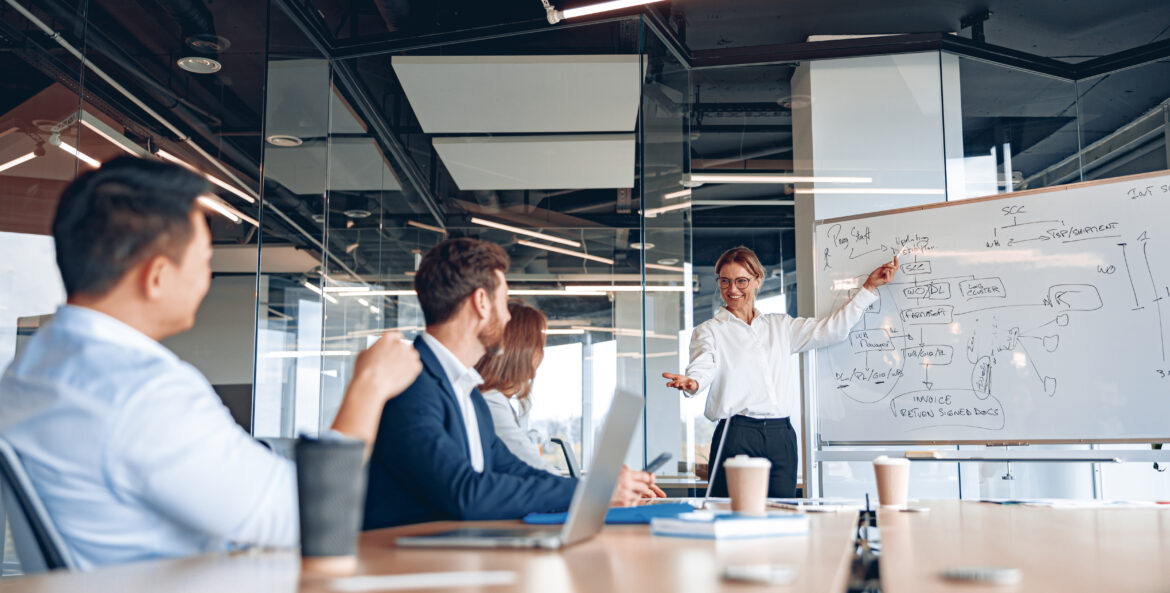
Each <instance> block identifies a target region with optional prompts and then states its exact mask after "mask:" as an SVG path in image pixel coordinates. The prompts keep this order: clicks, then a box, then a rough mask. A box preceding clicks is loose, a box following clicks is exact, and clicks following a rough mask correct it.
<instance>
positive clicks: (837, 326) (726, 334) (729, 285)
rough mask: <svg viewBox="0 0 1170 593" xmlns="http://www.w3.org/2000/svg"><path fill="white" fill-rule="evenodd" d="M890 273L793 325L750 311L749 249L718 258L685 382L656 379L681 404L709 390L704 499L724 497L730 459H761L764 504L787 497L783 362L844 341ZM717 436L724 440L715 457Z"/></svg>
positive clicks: (790, 434)
mask: <svg viewBox="0 0 1170 593" xmlns="http://www.w3.org/2000/svg"><path fill="white" fill-rule="evenodd" d="M897 269H898V258H897V257H895V258H894V261H892V262H889V263H886V264H883V265H881V266H879V267H878V268H877V269H876V270H874V271H873V272H872V273H870V275H869V278H867V279H866V280H865V284H864V286H863V289H862V290H859V291H857V295H856V296H854V297H853V298H852V299H851V300H850V301H849V302H848V303H846V304H845V305H844V306H843V307H841V308H840V309H838V310H837V311H835V312H834V313H833V314H832V315H830V316H828V317H826V318H824V319H809V318H795V319H794V318H792V317H789V316H787V315H784V314H768V315H763V314H761V313H760V312H759V311H758V310H756V307H755V303H756V292H757V291H759V289H760V285H761V283H762V282H763V278H764V268H763V267H762V266H761V265H760V260H759V258H757V257H756V254H755V253H753V252H752V250H751V249H748V248H747V247H736V248H734V249H730V250H728V251H726V252H725V253H724V254H723V255H721V256H719V261H717V262H715V275H716V276H718V280H719V294H720V296H722V297H723V302H724V303H725V305H724V306H723V307H722V308H720V309H719V311H718V312H717V313H715V316H714V318H712V319H710V320H709V321H705V322H703V323H702V324H700V325H699V326H698V327H696V328H695V331H694V334H693V335H692V337H691V362H690V364H689V365H687V371H686V375H676V374H674V373H663V374H662V376H663V377H665V378H667V379H669V380H670V381H669V382H668V383H667V384H666V386H667V387H674V388H677V389H681V390H683V392H684V394H685V395H686V396H687V397H694V396H695V394H697V393H698V392H699V391H700V390H702V389H707V388H710V392H709V394H708V395H707V407H706V410H705V412H704V413H705V415H706V416H707V418H708V419H710V420H711V421H715V420H718V421H719V424H718V425H717V426H716V427H715V435H714V436H713V437H712V439H711V453H710V454H711V455H718V459H717V460H716V462H715V463H714V464H712V465H711V469H710V470H709V474H712V475H714V476H715V479H714V483H713V485H712V487H711V495H712V496H727V480H726V478H725V477H724V475H723V468H722V465H723V461H724V460H725V459H727V458H728V457H734V456H736V455H750V456H753V457H766V458H768V459H769V460H770V461H771V462H772V469H771V475H770V476H769V480H768V496H769V497H778V498H790V497H793V496H795V494H796V433H795V431H793V429H792V423H791V421H790V420H789V418H790V417H791V416H793V415H795V414H798V413H799V412H800V397H799V394H800V386H799V384H798V383H799V376H798V375H793V374H792V373H791V372H790V369H791V368H792V365H790V364H788V362H789V360H790V359H791V357H792V355H793V354H796V353H798V352H804V351H806V350H811V349H813V348H821V347H824V346H831V345H833V344H836V343H838V342H841V341H842V340H844V339H845V338H846V337H847V336H848V335H849V330H850V328H852V327H853V326H854V325H856V324H857V322H858V321H859V320H860V319H861V316H862V314H863V313H864V312H865V309H866V307H869V305H870V304H872V303H873V302H874V301H876V300H877V298H878V297H877V293H876V290H877V287H879V286H881V285H883V284H887V283H889V282H890V280H892V279H893V278H894V273H895V272H896V271H897ZM728 419H730V421H729V420H728ZM724 430H726V431H727V438H726V439H725V440H724V442H723V449H722V451H719V442H720V439H721V438H722V435H723V431H724Z"/></svg>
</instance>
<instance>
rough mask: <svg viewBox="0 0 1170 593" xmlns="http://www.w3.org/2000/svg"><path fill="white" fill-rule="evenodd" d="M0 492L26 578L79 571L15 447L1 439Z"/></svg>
mask: <svg viewBox="0 0 1170 593" xmlns="http://www.w3.org/2000/svg"><path fill="white" fill-rule="evenodd" d="M0 489H3V498H4V509H5V511H6V512H7V514H8V522H9V526H10V527H11V529H12V540H13V543H14V544H15V545H16V555H17V556H19V557H20V567H21V570H22V571H24V573H25V574H33V573H38V572H46V571H49V570H57V569H62V568H63V569H66V570H75V569H76V568H77V565H76V564H75V563H74V562H73V557H72V556H70V555H69V549H68V548H66V547H65V540H64V539H62V538H61V534H60V533H58V532H57V527H56V526H55V525H53V521H52V519H50V518H49V513H48V512H47V511H45V505H44V504H43V503H42V502H41V498H40V497H39V496H37V491H36V490H35V489H33V486H32V482H31V481H29V479H28V474H26V473H25V471H24V465H23V464H22V463H21V462H20V457H18V456H17V455H16V450H15V449H13V448H12V445H11V444H10V443H9V442H8V441H6V440H4V439H0Z"/></svg>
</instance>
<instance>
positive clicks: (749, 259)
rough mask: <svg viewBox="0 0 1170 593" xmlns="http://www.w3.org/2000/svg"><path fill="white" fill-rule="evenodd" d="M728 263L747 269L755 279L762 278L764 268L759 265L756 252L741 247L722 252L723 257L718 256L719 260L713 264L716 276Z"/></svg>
mask: <svg viewBox="0 0 1170 593" xmlns="http://www.w3.org/2000/svg"><path fill="white" fill-rule="evenodd" d="M730 263H737V264H739V265H741V266H743V267H745V268H747V269H748V271H749V272H751V273H752V276H754V277H755V278H757V279H763V277H764V266H762V265H760V258H758V257H756V252H754V251H752V250H751V249H748V248H747V247H744V246H743V245H740V246H739V247H732V248H731V249H728V250H727V251H724V252H723V255H720V256H719V260H718V261H716V262H715V273H716V274H718V273H719V270H721V269H723V266H725V265H727V264H730Z"/></svg>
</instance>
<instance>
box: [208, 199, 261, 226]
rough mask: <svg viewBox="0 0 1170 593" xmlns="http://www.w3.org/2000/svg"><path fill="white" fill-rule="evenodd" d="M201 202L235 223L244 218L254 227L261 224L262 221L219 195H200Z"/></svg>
mask: <svg viewBox="0 0 1170 593" xmlns="http://www.w3.org/2000/svg"><path fill="white" fill-rule="evenodd" d="M199 203H200V204H203V205H204V206H206V207H208V208H210V209H212V210H215V211H216V212H218V213H220V214H222V215H224V216H225V217H227V219H228V220H230V221H232V222H234V223H237V224H238V223H239V222H240V221H241V220H243V221H245V222H247V223H248V224H250V225H252V226H254V227H259V226H260V221H258V220H256V219H255V218H252V217H251V216H248V215H247V214H244V213H243V212H240V211H239V210H237V209H235V208H233V207H232V205H231V204H228V203H227V202H225V201H223V200H221V199H220V198H219V196H199Z"/></svg>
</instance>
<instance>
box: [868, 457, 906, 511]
mask: <svg viewBox="0 0 1170 593" xmlns="http://www.w3.org/2000/svg"><path fill="white" fill-rule="evenodd" d="M873 474H874V477H875V478H876V479H877V489H878V504H880V505H881V506H883V507H885V508H891V509H904V508H906V497H907V495H908V494H909V491H910V460H909V459H906V458H905V457H886V456H885V455H882V456H881V457H878V458H877V459H874V460H873Z"/></svg>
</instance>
